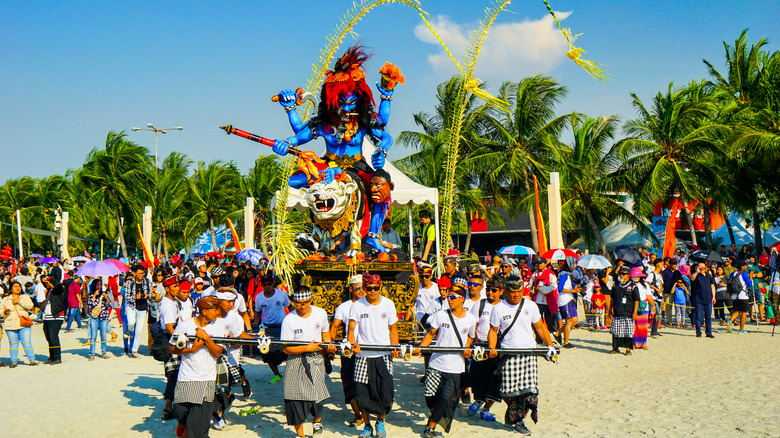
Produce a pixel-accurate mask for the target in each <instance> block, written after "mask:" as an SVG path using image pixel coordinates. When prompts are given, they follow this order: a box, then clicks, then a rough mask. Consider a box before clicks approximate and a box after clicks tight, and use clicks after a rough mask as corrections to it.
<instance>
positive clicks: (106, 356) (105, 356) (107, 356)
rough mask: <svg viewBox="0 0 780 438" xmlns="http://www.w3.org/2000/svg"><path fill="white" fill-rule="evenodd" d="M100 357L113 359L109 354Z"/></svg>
mask: <svg viewBox="0 0 780 438" xmlns="http://www.w3.org/2000/svg"><path fill="white" fill-rule="evenodd" d="M100 357H102V358H103V359H111V356H109V355H108V354H104V355H102V356H100Z"/></svg>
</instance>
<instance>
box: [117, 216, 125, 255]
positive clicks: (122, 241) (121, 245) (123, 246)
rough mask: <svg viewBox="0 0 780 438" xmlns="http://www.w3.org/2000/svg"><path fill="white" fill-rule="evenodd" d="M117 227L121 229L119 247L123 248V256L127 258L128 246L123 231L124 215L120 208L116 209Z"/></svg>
mask: <svg viewBox="0 0 780 438" xmlns="http://www.w3.org/2000/svg"><path fill="white" fill-rule="evenodd" d="M116 227H117V228H118V229H119V247H120V248H122V257H124V258H127V246H126V245H125V233H124V231H122V217H121V216H119V209H117V211H116Z"/></svg>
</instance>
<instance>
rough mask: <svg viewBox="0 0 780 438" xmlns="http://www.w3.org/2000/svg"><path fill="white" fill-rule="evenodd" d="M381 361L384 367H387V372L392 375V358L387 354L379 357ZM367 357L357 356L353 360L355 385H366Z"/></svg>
mask: <svg viewBox="0 0 780 438" xmlns="http://www.w3.org/2000/svg"><path fill="white" fill-rule="evenodd" d="M380 357H381V358H382V359H384V360H385V365H387V372H388V373H390V375H391V376H392V375H393V358H392V356H390V355H389V354H386V355H384V356H380ZM366 359H368V358H367V357H362V356H357V357H356V358H355V383H364V384H366V385H368V366H367V361H366Z"/></svg>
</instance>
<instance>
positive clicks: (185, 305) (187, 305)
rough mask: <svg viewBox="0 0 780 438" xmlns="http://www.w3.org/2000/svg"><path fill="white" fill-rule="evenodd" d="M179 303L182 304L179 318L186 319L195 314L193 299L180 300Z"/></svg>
mask: <svg viewBox="0 0 780 438" xmlns="http://www.w3.org/2000/svg"><path fill="white" fill-rule="evenodd" d="M179 305H181V309H180V310H179V320H180V321H184V320H185V319H190V318H192V317H193V316H195V315H193V312H194V310H193V308H192V301H191V300H184V301H179Z"/></svg>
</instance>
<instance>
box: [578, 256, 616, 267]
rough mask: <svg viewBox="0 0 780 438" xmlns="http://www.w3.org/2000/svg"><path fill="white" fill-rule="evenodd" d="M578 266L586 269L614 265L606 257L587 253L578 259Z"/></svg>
mask: <svg viewBox="0 0 780 438" xmlns="http://www.w3.org/2000/svg"><path fill="white" fill-rule="evenodd" d="M577 266H579V267H581V268H584V269H604V268H608V267H610V266H612V263H610V262H609V260H608V259H607V258H606V257H604V256H600V255H597V254H586V255H584V256H582V257H580V259H579V260H578V261H577Z"/></svg>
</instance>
